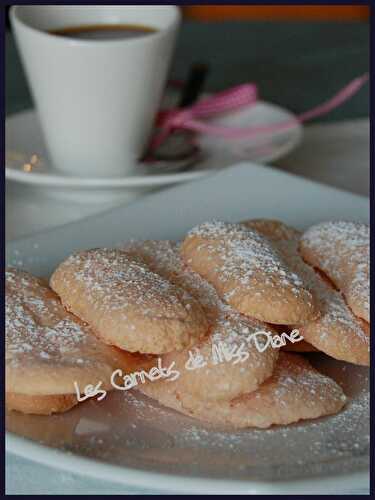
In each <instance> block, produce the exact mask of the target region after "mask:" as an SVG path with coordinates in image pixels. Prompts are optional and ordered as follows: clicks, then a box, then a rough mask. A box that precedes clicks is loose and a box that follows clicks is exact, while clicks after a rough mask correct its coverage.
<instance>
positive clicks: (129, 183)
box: [5, 100, 303, 189]
mask: <svg viewBox="0 0 375 500" xmlns="http://www.w3.org/2000/svg"><path fill="white" fill-rule="evenodd" d="M257 105H263V106H267V107H271V108H273V109H275V110H277V111H279V112H283V113H284V114H285V115H286V116H287V117H288V118H289V119H290V118H295V119H296V118H297V117H296V115H295V114H294V113H293V112H292V111H290V110H288V109H286V108H283V107H282V106H279V105H278V104H274V103H272V102H268V101H263V100H259V101H257ZM36 113H37V110H36V108H35V107H33V108H27V109H24V110H22V111H18V112H16V113H12V114H10V115H8V116H7V117H6V120H5V125H6V123H7V122H9V120H21V119H22V118H23V116H24V115H26V116H27V115H32V114H36ZM293 131H294V134H295V136H294V137H293V140H291V141H290V142H288V143H287V144H286V145H284V146H283V147H280V148H278V150H277V151H274V152H273V153H272V154H269V155H264V157H263V158H261V159H260V160H259V159H257V160H256V163H260V164H265V163H269V162H272V161H275V160H277V159H280V158H281V157H283V156H285V155H286V154H288V153H289V152H290V151H292V150H293V149H295V148H296V147H297V146H298V145H299V144H300V143H301V141H302V139H303V125H302V124H301V123H299V122H298V121H297V119H296V120H295V125H294V127H293ZM236 161H237V162H239V161H253V162H255V160H246V158H235V157H233V162H236ZM6 163H7V162H6V159H5V177H6V179H7V180H9V181H13V182H19V183H22V184H29V185H34V186H40V187H42V186H50V187H60V188H64V187H75V188H76V189H95V188H96V189H99V188H100V189H105V188H107V189H108V188H110V189H121V188H134V187H152V186H163V185H168V184H177V183H182V182H187V181H189V180H194V179H199V178H201V177H204V176H206V175H210V174H213V173H215V172H217V171H219V170H220V168H212V167H211V168H210V167H208V168H207V167H206V168H202V169H201V170H194V169H193V171H187V172H184V171H182V172H176V173H172V174H155V175H147V176H146V175H139V176H129V177H112V178H111V177H96V178H84V177H73V176H64V175H55V174H48V173H38V172H34V173H33V174H32V175H30V174H29V173H26V172H23V171H22V170H17V169H15V168H12V167H8V166H7V165H6ZM202 163H204V159H203V161H202Z"/></svg>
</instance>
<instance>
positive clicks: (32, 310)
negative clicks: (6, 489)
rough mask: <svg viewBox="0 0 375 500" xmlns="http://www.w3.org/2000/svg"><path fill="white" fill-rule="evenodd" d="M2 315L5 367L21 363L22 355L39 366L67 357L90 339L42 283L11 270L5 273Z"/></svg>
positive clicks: (20, 272) (23, 273)
mask: <svg viewBox="0 0 375 500" xmlns="http://www.w3.org/2000/svg"><path fill="white" fill-rule="evenodd" d="M5 314H6V325H5V326H6V361H7V366H13V367H17V366H18V365H19V363H23V362H24V361H25V356H24V355H25V354H27V355H28V356H30V357H33V358H38V359H39V361H41V362H43V361H46V362H49V361H50V360H51V359H56V358H59V357H61V356H67V357H68V355H69V352H70V353H72V352H76V351H77V350H78V349H79V348H80V347H81V346H82V345H83V344H84V343H85V342H86V341H87V339H88V336H89V335H90V334H88V333H87V332H86V331H85V327H84V325H81V324H79V323H78V322H76V321H75V320H74V319H73V317H72V316H71V315H69V313H67V312H66V311H65V309H64V308H63V306H62V305H61V303H60V301H59V299H58V297H57V296H56V295H55V294H54V293H53V292H52V291H51V290H50V289H49V288H48V287H47V286H46V285H45V284H43V282H42V281H41V280H38V279H37V278H35V277H33V276H31V275H30V274H28V273H26V272H23V271H19V270H16V269H12V268H10V269H8V270H7V271H6V313H5ZM90 337H91V336H90ZM76 362H77V364H80V363H82V360H80V361H79V358H78V359H76ZM72 363H74V357H72Z"/></svg>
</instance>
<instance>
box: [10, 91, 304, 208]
mask: <svg viewBox="0 0 375 500" xmlns="http://www.w3.org/2000/svg"><path fill="white" fill-rule="evenodd" d="M175 96H176V93H175V91H169V92H168V94H167V96H166V98H165V104H164V106H168V105H169V104H170V103H172V102H173V99H174V98H175ZM293 118H294V115H292V114H291V113H290V112H289V111H286V110H284V109H282V108H279V107H278V106H275V105H273V104H270V103H265V102H262V101H259V102H258V103H257V104H256V105H254V106H252V107H249V108H247V109H245V110H242V111H239V112H236V113H229V114H226V115H225V116H221V117H220V119H217V120H216V122H217V123H220V124H223V125H227V126H236V127H241V126H242V127H243V126H252V125H266V124H272V123H279V122H282V121H285V120H290V119H293ZM301 137H302V126H301V125H300V124H299V123H298V122H295V125H294V126H293V127H291V128H290V129H288V130H287V131H284V132H278V133H275V134H272V135H267V136H264V137H262V138H259V139H257V140H254V139H252V140H251V141H250V140H247V141H244V140H241V141H235V143H233V142H230V143H229V142H228V141H225V140H223V139H219V138H213V137H203V136H198V138H197V142H198V144H200V145H201V147H202V150H203V158H204V159H207V160H203V161H200V162H198V163H197V164H196V165H194V167H193V168H191V169H187V170H185V171H184V170H181V171H177V170H176V171H175V172H173V171H172V172H171V171H169V172H166V173H160V172H158V173H157V174H153V173H152V167H146V166H145V165H144V164H141V163H140V164H138V165H136V166H135V167H134V169H133V170H132V171H131V173H130V175H128V176H126V177H120V178H114V177H110V178H79V177H72V176H67V175H64V174H63V173H61V172H59V171H57V170H56V169H55V168H54V167H53V165H52V162H51V161H50V160H49V158H48V153H47V149H46V146H45V143H44V139H43V134H42V131H41V128H40V124H39V119H38V115H37V113H36V112H35V110H27V111H22V112H20V113H16V114H14V115H12V116H10V117H9V118H7V120H6V178H7V179H9V180H12V181H15V182H20V183H25V184H29V185H32V186H34V187H41V188H44V191H45V192H47V193H48V194H50V195H56V194H58V195H60V196H64V197H66V198H74V199H77V198H81V201H82V197H83V196H84V197H86V198H87V200H88V201H89V199H90V198H91V199H92V200H93V201H97V200H98V196H99V197H102V198H111V197H116V196H117V197H118V196H121V195H122V192H123V191H124V190H127V191H139V190H142V191H145V190H149V189H152V188H156V187H161V186H167V185H171V184H177V183H181V182H186V181H190V180H194V179H198V178H200V177H203V176H205V175H207V174H209V173H212V172H214V171H217V170H218V169H220V168H223V167H226V166H228V165H230V164H231V163H233V161H234V159H235V158H236V157H237V159H238V158H239V157H240V158H245V159H247V160H249V161H254V162H257V163H267V162H270V161H273V160H276V159H278V158H280V157H282V156H284V155H285V154H286V153H288V152H289V151H291V150H292V149H294V148H295V147H296V146H297V144H299V142H300V141H301ZM33 155H37V157H38V159H39V160H40V161H39V163H38V164H37V166H35V167H34V168H32V170H31V171H25V170H24V165H25V163H28V162H29V160H30V158H31V157H32V156H33ZM46 188H48V189H46Z"/></svg>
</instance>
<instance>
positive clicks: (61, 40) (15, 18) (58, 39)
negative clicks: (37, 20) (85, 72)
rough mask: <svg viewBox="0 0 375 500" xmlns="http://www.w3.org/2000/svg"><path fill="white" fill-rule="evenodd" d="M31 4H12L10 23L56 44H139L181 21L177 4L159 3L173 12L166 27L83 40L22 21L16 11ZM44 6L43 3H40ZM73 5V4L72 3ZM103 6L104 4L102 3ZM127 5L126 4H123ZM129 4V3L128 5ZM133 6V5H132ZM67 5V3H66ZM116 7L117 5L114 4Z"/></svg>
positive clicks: (106, 45)
mask: <svg viewBox="0 0 375 500" xmlns="http://www.w3.org/2000/svg"><path fill="white" fill-rule="evenodd" d="M32 6H33V5H32V4H26V5H25V4H24V5H12V6H11V8H10V11H9V17H10V21H11V24H12V25H16V24H18V25H19V26H22V28H23V29H25V30H27V31H29V32H30V33H33V34H34V35H36V36H38V37H40V38H41V39H45V40H47V39H48V40H49V41H50V42H52V43H57V44H65V45H67V44H68V45H77V46H80V47H92V48H94V47H95V48H97V47H98V46H99V47H110V46H112V45H115V46H116V45H117V46H119V45H121V44H126V45H128V44H134V45H135V44H141V43H145V42H146V43H149V42H153V41H155V39H158V38H162V37H163V36H165V34H166V33H169V32H170V31H173V30H174V29H175V28H176V26H178V24H179V23H180V21H181V17H182V16H181V11H180V10H179V8H178V6H177V5H160V7H166V8H168V7H169V8H171V9H172V10H173V12H174V19H173V20H172V21H171V22H170V24H169V25H168V26H167V27H166V28H162V29H158V30H156V31H155V32H154V33H151V34H147V35H145V36H140V37H135V38H127V39H116V40H92V39H91V40H85V39H82V38H70V37H62V36H58V35H53V34H52V33H48V32H47V31H43V30H41V29H38V28H34V27H33V26H30V25H29V24H28V23H26V22H25V21H23V20H22V19H21V18H20V17H19V15H18V11H19V10H20V9H22V7H32ZM41 6H42V7H43V6H44V5H43V4H42V5H41ZM73 6H74V5H73ZM102 6H103V7H105V5H102ZM123 6H124V7H127V5H123ZM129 6H130V5H129ZM133 6H134V5H133ZM67 7H69V5H67ZM116 7H117V5H116ZM140 7H145V5H140Z"/></svg>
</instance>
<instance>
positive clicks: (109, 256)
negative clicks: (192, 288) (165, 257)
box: [63, 248, 192, 319]
mask: <svg viewBox="0 0 375 500" xmlns="http://www.w3.org/2000/svg"><path fill="white" fill-rule="evenodd" d="M63 265H64V267H66V268H69V267H70V266H72V268H73V269H74V280H75V282H77V284H78V285H79V286H80V287H83V289H84V291H85V293H86V294H87V296H86V298H87V301H88V302H89V303H90V304H91V306H92V307H94V308H96V307H98V308H100V310H102V311H104V310H105V311H115V310H121V311H124V319H127V318H126V310H127V309H129V308H133V307H134V306H136V307H137V308H139V310H142V314H143V315H144V316H150V317H153V318H157V317H159V316H161V315H162V316H163V317H164V318H165V317H172V318H175V317H176V315H177V316H179V317H180V318H181V319H185V318H186V317H187V315H188V312H189V309H190V307H191V302H192V298H191V296H190V295H189V294H188V293H187V292H184V291H183V290H180V289H177V288H176V287H175V286H174V285H173V284H172V283H170V282H169V281H168V280H166V279H164V278H162V277H161V276H159V275H158V274H156V273H153V272H152V271H151V270H150V269H149V268H148V267H147V266H145V265H144V263H143V262H142V261H141V260H139V259H136V258H135V257H132V256H129V255H127V254H126V253H125V252H124V251H121V250H115V249H107V248H102V249H94V250H89V251H86V252H80V253H77V254H74V255H72V256H71V257H69V258H68V259H67V260H66V261H65V263H64V264H63ZM73 286H74V285H73ZM161 306H162V310H160V307H161ZM158 311H159V313H158Z"/></svg>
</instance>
